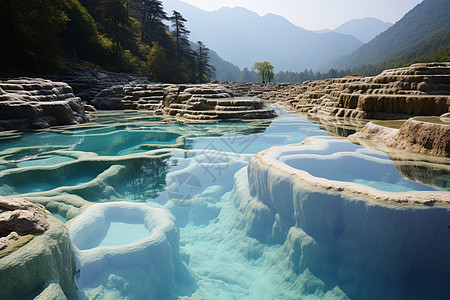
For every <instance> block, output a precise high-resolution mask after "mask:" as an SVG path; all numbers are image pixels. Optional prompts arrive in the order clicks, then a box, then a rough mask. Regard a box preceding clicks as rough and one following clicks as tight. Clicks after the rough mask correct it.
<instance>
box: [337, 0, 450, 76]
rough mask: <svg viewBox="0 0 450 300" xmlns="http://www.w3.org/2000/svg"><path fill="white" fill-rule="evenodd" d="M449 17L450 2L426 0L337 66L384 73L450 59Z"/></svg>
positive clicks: (340, 60) (339, 61) (340, 61)
mask: <svg viewBox="0 0 450 300" xmlns="http://www.w3.org/2000/svg"><path fill="white" fill-rule="evenodd" d="M449 16H450V1H449V0H424V1H422V2H421V3H419V4H418V5H417V6H416V7H414V8H413V9H412V10H410V11H409V12H408V13H407V14H405V16H404V17H403V18H402V19H400V20H399V21H398V22H397V23H395V24H394V25H392V26H391V27H389V29H387V30H386V31H385V32H383V33H381V34H380V35H378V36H377V37H376V38H374V39H373V40H371V41H370V42H368V43H367V44H365V45H363V46H361V47H360V48H359V49H357V50H356V51H355V52H353V53H352V54H351V55H348V56H346V57H344V58H341V59H339V60H337V62H336V63H335V64H334V67H335V68H338V69H344V68H355V67H360V66H361V65H374V66H377V68H378V69H379V70H382V69H383V68H388V67H400V66H403V65H405V64H408V63H411V62H419V61H442V60H449V59H450V17H449Z"/></svg>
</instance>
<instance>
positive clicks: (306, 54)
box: [163, 0, 362, 71]
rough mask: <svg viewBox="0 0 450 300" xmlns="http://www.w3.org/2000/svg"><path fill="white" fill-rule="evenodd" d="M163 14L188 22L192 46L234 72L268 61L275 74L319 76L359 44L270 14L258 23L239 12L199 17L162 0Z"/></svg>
mask: <svg viewBox="0 0 450 300" xmlns="http://www.w3.org/2000/svg"><path fill="white" fill-rule="evenodd" d="M163 5H164V8H165V10H166V11H171V10H173V9H176V10H177V11H179V12H180V13H181V14H182V15H183V16H184V17H185V18H186V19H187V20H188V22H187V23H186V27H187V28H188V29H189V30H190V31H191V36H190V37H191V40H193V41H198V40H201V41H203V42H204V43H205V44H206V45H207V46H208V48H210V49H212V50H215V51H216V52H217V53H218V54H219V55H220V57H222V58H223V59H225V60H227V61H230V62H233V63H235V64H237V65H238V66H239V67H241V68H244V67H251V66H252V65H253V64H254V62H256V61H270V62H271V63H272V64H273V65H274V66H275V69H276V70H287V71H302V70H304V69H311V68H312V69H315V70H320V71H323V70H325V69H326V68H328V66H329V64H330V63H331V62H332V61H334V60H335V59H336V58H337V57H339V56H341V55H345V54H349V53H351V52H352V51H354V50H356V49H357V48H358V47H359V46H360V45H361V44H362V43H361V42H360V41H359V40H357V39H356V38H354V37H353V36H348V35H342V34H338V33H334V34H325V35H321V34H317V33H315V32H313V31H308V30H306V29H303V28H301V27H298V26H296V25H294V24H292V23H290V22H289V21H288V20H287V19H285V18H284V17H281V16H277V15H274V14H267V15H265V16H263V17H261V16H259V15H258V14H257V13H255V12H252V11H250V10H247V9H245V8H242V7H233V8H221V9H219V10H216V11H213V12H207V11H203V10H201V9H199V8H197V7H193V6H190V5H187V4H186V3H184V2H181V1H179V0H163Z"/></svg>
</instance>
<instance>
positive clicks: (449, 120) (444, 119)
mask: <svg viewBox="0 0 450 300" xmlns="http://www.w3.org/2000/svg"><path fill="white" fill-rule="evenodd" d="M440 119H441V121H442V122H444V123H450V112H448V113H446V114H443V115H441V116H440Z"/></svg>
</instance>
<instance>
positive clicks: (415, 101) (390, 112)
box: [263, 63, 450, 119]
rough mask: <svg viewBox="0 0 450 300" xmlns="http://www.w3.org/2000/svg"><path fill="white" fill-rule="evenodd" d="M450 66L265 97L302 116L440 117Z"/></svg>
mask: <svg viewBox="0 0 450 300" xmlns="http://www.w3.org/2000/svg"><path fill="white" fill-rule="evenodd" d="M449 84H450V63H428V64H425V63H423V64H414V65H412V66H410V67H406V68H399V69H392V70H385V71H384V72H382V73H381V74H379V75H377V76H374V77H359V76H346V77H343V78H335V79H326V80H317V81H307V82H304V83H303V84H299V85H297V86H295V87H291V88H288V89H285V90H282V91H275V92H269V93H265V94H264V96H263V99H264V100H270V101H279V102H281V103H284V104H287V105H289V106H290V107H292V108H293V109H294V110H297V111H300V112H309V113H319V114H324V115H330V116H336V117H351V118H360V119H405V118H409V117H411V116H420V115H421V116H439V115H442V114H445V113H448V112H449V109H450V96H449V95H450V85H449Z"/></svg>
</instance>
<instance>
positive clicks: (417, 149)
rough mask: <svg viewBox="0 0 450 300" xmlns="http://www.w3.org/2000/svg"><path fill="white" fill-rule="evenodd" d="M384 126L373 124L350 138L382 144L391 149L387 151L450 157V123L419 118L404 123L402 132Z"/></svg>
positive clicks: (361, 142) (401, 128)
mask: <svg viewBox="0 0 450 300" xmlns="http://www.w3.org/2000/svg"><path fill="white" fill-rule="evenodd" d="M443 120H445V119H443ZM383 124H384V123H373V122H370V123H368V124H367V125H366V126H365V127H364V128H363V129H362V130H361V131H359V132H357V133H355V134H353V135H350V136H349V139H350V140H351V141H353V142H356V143H360V144H367V143H368V142H369V143H370V142H375V143H379V144H382V145H384V146H386V147H387V149H386V151H394V150H401V151H409V152H414V153H419V154H425V155H433V156H443V157H450V122H449V123H447V122H443V121H441V119H439V118H433V117H422V118H419V117H417V118H411V119H408V120H407V121H405V122H403V123H402V125H401V127H400V128H399V129H397V128H393V127H390V126H383ZM384 125H387V124H384ZM368 146H370V145H368ZM375 147H376V146H375Z"/></svg>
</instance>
